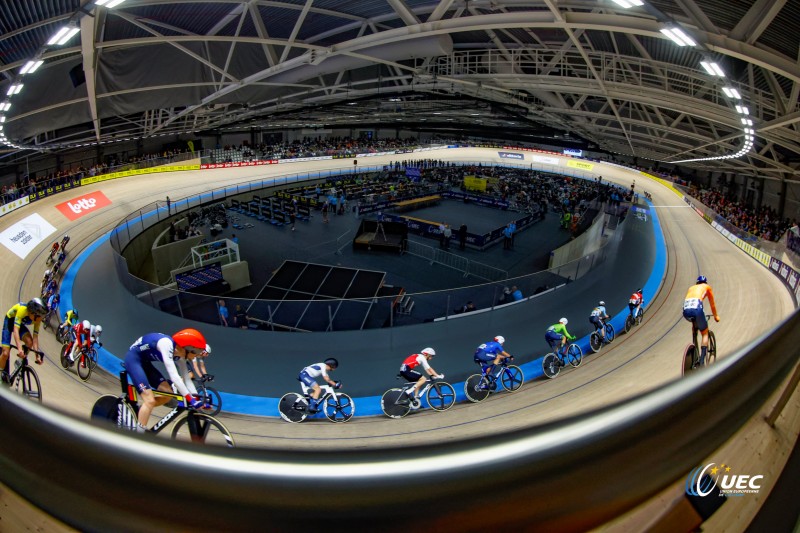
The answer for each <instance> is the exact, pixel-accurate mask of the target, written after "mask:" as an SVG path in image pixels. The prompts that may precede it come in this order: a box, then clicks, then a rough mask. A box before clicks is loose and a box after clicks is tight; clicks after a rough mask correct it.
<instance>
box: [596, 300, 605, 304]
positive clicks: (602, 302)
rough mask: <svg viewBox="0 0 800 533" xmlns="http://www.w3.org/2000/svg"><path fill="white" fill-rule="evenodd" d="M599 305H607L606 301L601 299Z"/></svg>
mask: <svg viewBox="0 0 800 533" xmlns="http://www.w3.org/2000/svg"><path fill="white" fill-rule="evenodd" d="M598 305H606V303H605V302H604V301H603V300H600V302H599V304H598Z"/></svg>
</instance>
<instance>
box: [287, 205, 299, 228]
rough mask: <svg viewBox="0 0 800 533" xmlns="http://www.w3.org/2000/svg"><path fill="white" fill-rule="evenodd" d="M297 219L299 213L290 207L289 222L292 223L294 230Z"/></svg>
mask: <svg viewBox="0 0 800 533" xmlns="http://www.w3.org/2000/svg"><path fill="white" fill-rule="evenodd" d="M296 221H297V215H296V214H295V212H294V209H292V208H291V207H290V208H289V222H291V223H292V231H294V223H295V222H296Z"/></svg>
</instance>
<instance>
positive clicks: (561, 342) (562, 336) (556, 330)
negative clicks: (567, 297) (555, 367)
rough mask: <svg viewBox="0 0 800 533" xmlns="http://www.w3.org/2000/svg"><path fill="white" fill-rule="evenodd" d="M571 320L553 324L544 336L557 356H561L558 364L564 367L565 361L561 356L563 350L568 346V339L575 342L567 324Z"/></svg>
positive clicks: (564, 319)
mask: <svg viewBox="0 0 800 533" xmlns="http://www.w3.org/2000/svg"><path fill="white" fill-rule="evenodd" d="M568 323H569V320H567V319H566V318H561V319H559V321H558V323H557V324H553V325H552V326H550V327H549V328H547V331H546V332H545V334H544V340H546V341H547V344H549V345H550V348H551V349H552V350H555V352H556V354H558V355H559V358H558V364H559V366H564V361H563V360H562V358H561V357H560V356H561V349H562V348H563V347H564V346H566V344H567V339H569V340H571V341H574V340H575V335H570V333H569V331H567V324H568Z"/></svg>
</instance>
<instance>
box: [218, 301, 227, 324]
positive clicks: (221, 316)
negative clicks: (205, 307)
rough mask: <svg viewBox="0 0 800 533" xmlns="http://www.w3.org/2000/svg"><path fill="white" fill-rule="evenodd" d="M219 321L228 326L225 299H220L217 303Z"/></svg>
mask: <svg viewBox="0 0 800 533" xmlns="http://www.w3.org/2000/svg"><path fill="white" fill-rule="evenodd" d="M218 307H219V309H218V310H219V323H220V324H222V325H223V326H224V327H226V328H227V327H228V308H227V307H225V300H220V301H219V304H218Z"/></svg>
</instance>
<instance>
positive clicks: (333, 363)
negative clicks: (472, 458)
mask: <svg viewBox="0 0 800 533" xmlns="http://www.w3.org/2000/svg"><path fill="white" fill-rule="evenodd" d="M325 364H326V365H328V366H329V367H331V368H337V367H338V366H339V361H337V360H336V359H334V358H333V357H328V358H327V359H325Z"/></svg>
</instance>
